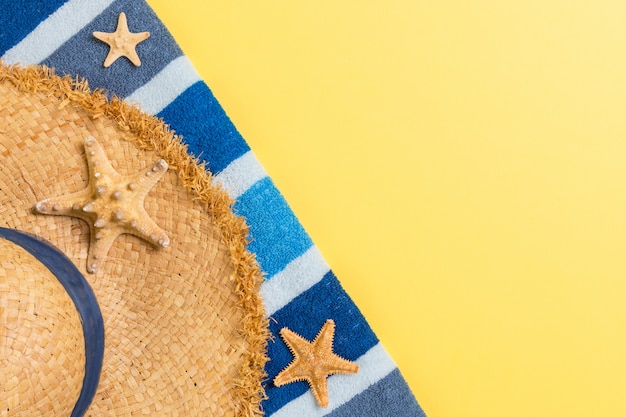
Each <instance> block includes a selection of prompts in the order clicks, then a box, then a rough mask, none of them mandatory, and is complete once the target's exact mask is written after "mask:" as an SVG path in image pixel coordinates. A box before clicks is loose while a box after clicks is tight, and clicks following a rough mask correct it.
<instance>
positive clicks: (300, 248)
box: [234, 178, 313, 278]
mask: <svg viewBox="0 0 626 417" xmlns="http://www.w3.org/2000/svg"><path fill="white" fill-rule="evenodd" d="M234 209H235V212H236V213H237V214H239V215H242V216H244V217H245V218H246V220H247V222H248V224H249V225H250V239H251V241H250V244H249V245H248V249H249V250H250V251H251V252H254V253H255V254H256V255H257V260H258V261H259V264H260V265H261V268H262V269H263V271H264V272H265V274H266V276H267V277H268V278H271V277H272V276H274V275H275V274H276V273H277V272H279V271H281V270H283V269H284V268H285V267H286V266H287V265H288V264H289V263H290V262H291V261H293V260H294V259H296V258H297V257H299V256H300V255H302V254H303V253H304V252H306V251H307V249H309V248H310V247H311V246H313V242H312V241H311V238H310V237H309V236H308V235H307V233H306V232H305V231H304V229H303V228H302V225H301V224H300V222H299V221H298V219H297V218H296V216H295V215H294V214H293V212H292V211H291V208H290V207H289V206H288V205H287V202H286V201H285V199H284V197H283V196H282V194H281V193H280V192H279V191H278V189H277V188H276V187H275V186H274V183H273V182H272V180H271V179H270V178H264V179H262V180H261V181H258V182H257V183H256V184H254V185H253V186H252V187H250V189H249V190H248V191H246V192H245V193H244V194H242V195H241V196H240V197H239V199H238V200H237V202H236V203H235V206H234Z"/></svg>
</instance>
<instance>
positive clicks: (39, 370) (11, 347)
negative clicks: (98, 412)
mask: <svg viewBox="0 0 626 417" xmlns="http://www.w3.org/2000/svg"><path fill="white" fill-rule="evenodd" d="M0 253H1V254H2V260H1V261H0V300H3V301H2V307H1V309H2V311H1V312H0V329H4V331H2V330H0V337H1V338H2V343H0V367H1V369H2V371H0V387H3V389H4V392H3V393H2V397H3V399H5V398H6V406H5V402H4V401H3V402H2V406H3V409H2V411H1V412H0V414H8V415H15V414H18V415H19V414H22V413H24V412H26V411H28V412H29V413H30V414H29V415H58V416H63V415H69V412H68V410H69V411H71V410H72V408H73V407H74V404H75V403H76V400H77V399H78V394H79V392H80V388H81V384H82V381H83V376H84V363H85V346H84V340H83V337H82V331H83V330H82V328H81V323H80V317H79V316H78V312H77V311H76V308H75V307H74V303H73V302H72V300H71V299H70V297H69V295H68V294H67V293H66V291H65V289H64V288H63V286H62V285H61V283H60V282H59V281H58V280H57V279H56V277H55V276H54V275H52V273H51V272H50V271H48V269H47V268H46V267H44V266H43V265H42V264H41V263H40V262H39V261H38V260H37V259H35V258H34V257H33V256H32V255H31V254H29V253H28V252H26V251H25V250H24V249H22V248H21V247H19V246H16V245H14V244H12V243H10V242H8V241H6V240H4V239H0ZM42 392H45V393H47V395H41V393H42ZM51 399H54V401H51Z"/></svg>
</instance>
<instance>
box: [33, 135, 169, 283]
mask: <svg viewBox="0 0 626 417" xmlns="http://www.w3.org/2000/svg"><path fill="white" fill-rule="evenodd" d="M84 145H85V154H86V157H87V166H88V168H89V184H88V185H87V188H85V189H83V190H81V191H78V192H75V193H72V194H69V195H66V196H62V197H57V198H48V199H45V200H42V201H40V202H38V203H37V204H36V205H35V211H36V212H38V213H42V214H53V215H61V216H73V217H78V218H80V219H83V220H85V221H86V222H87V223H88V224H89V229H90V244H89V253H88V257H87V271H88V272H90V273H95V272H96V271H97V270H98V268H99V267H100V265H101V264H102V262H103V260H104V258H105V256H106V255H107V253H108V252H109V249H110V248H111V245H112V244H113V242H114V241H115V239H117V237H118V236H119V235H121V234H122V233H129V234H132V235H135V236H138V237H140V238H142V239H144V240H147V241H149V242H151V243H153V244H154V245H157V246H160V247H167V246H168V245H169V243H170V240H169V238H168V237H167V234H166V233H165V232H164V231H163V229H161V228H160V227H159V226H157V224H156V223H155V222H154V221H153V220H152V219H151V218H150V217H149V215H148V213H146V210H145V209H144V207H143V202H144V199H145V197H146V195H147V194H148V192H149V191H150V189H152V187H154V185H155V184H156V183H157V182H158V181H159V179H160V178H161V177H162V176H163V174H164V173H165V172H166V171H167V163H166V162H165V161H164V160H162V159H161V160H159V161H157V162H155V163H154V164H153V165H152V167H151V168H149V169H147V170H142V171H139V172H137V173H135V174H133V175H120V174H118V173H117V172H116V171H115V169H113V167H112V166H111V163H110V162H109V160H108V159H107V157H106V154H105V153H104V149H103V148H102V146H101V145H100V144H99V143H98V141H97V140H96V139H95V138H93V137H91V136H90V137H88V138H87V139H85V142H84Z"/></svg>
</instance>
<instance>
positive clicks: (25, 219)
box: [0, 63, 268, 416]
mask: <svg viewBox="0 0 626 417" xmlns="http://www.w3.org/2000/svg"><path fill="white" fill-rule="evenodd" d="M87 138H94V139H95V140H96V141H97V144H98V146H101V148H102V150H103V152H104V154H105V157H106V159H107V160H108V161H109V162H110V165H111V168H112V169H113V170H114V171H112V172H115V173H117V174H119V175H120V176H121V177H127V176H132V175H135V173H138V172H147V173H148V174H147V175H149V174H150V172H149V171H151V169H152V170H154V171H155V172H156V171H158V169H160V168H159V167H165V166H166V165H168V166H169V169H168V170H167V172H158V174H159V175H161V174H162V177H160V179H159V180H158V181H156V183H155V184H153V186H152V187H151V188H150V189H149V190H148V191H147V192H146V195H145V199H144V200H143V201H142V205H143V207H142V208H141V210H145V214H146V215H147V216H149V219H147V220H146V221H147V222H148V223H150V224H154V225H156V226H158V227H159V228H160V229H161V230H162V231H164V233H167V239H168V243H169V245H167V247H165V248H159V247H158V245H156V246H155V245H154V244H153V243H155V242H157V241H159V240H158V239H156V240H154V241H153V242H150V239H148V240H146V239H144V236H142V234H141V233H136V232H134V231H133V230H130V229H123V233H122V234H119V235H117V234H116V235H115V236H113V237H111V238H110V239H109V240H110V241H111V246H110V248H106V250H105V251H104V253H98V255H99V258H98V266H99V268H98V270H97V272H96V273H94V274H90V273H89V267H88V265H90V263H89V262H91V261H92V259H91V258H93V257H94V256H93V250H92V249H93V247H94V244H97V243H98V242H96V241H95V240H94V239H95V234H96V232H98V230H104V231H106V228H104V229H98V227H101V226H97V225H96V226H94V224H88V223H87V222H86V221H85V219H86V218H85V217H80V216H78V217H76V216H72V215H71V214H70V215H46V211H45V210H44V209H42V208H41V207H40V206H37V202H40V201H54V200H46V199H50V198H56V197H63V196H68V195H76V193H80V192H81V190H85V189H89V187H90V175H91V176H92V175H93V172H90V169H91V170H92V171H93V167H92V166H90V165H89V164H90V163H91V162H90V160H89V158H88V155H87V153H86V152H87V151H86V149H87V147H88V146H90V145H89V143H91V142H89V141H90V140H91V139H87ZM86 140H87V142H86ZM215 140H219V139H218V138H216V139H215ZM160 158H162V159H163V160H164V161H165V162H166V164H163V165H155V161H159V160H160ZM155 167H156V168H155ZM0 190H1V191H0V227H4V228H9V229H15V230H19V231H24V232H27V233H31V234H34V235H36V236H39V237H41V238H42V239H45V240H46V241H49V242H50V244H51V245H53V246H54V247H56V248H58V249H59V250H61V251H62V252H63V253H64V254H65V255H67V257H68V258H69V259H70V260H71V261H72V262H73V264H74V265H75V266H76V267H77V268H78V270H79V271H81V273H83V274H84V276H85V279H86V280H87V281H88V282H89V284H90V286H91V288H92V289H93V292H94V294H95V296H96V299H97V302H98V304H99V307H100V309H101V311H102V317H103V320H104V329H105V338H104V340H105V342H104V356H103V363H102V373H101V375H100V381H99V385H98V388H97V391H96V394H95V396H94V398H93V400H92V402H91V405H90V406H89V409H88V411H87V414H86V415H93V416H126V415H128V416H130V415H155V416H156V415H158V416H169V415H181V416H182V415H184V416H194V415H202V416H204V415H214V416H219V415H224V416H235V415H237V416H254V415H261V414H262V412H261V409H260V403H261V401H262V399H263V397H264V394H263V388H262V384H261V382H262V379H263V378H264V377H265V374H264V370H263V368H264V364H265V362H266V360H267V358H266V353H265V352H266V343H267V338H268V330H267V318H266V316H265V312H264V308H263V303H262V300H261V298H260V295H259V289H260V284H261V282H262V280H263V277H262V274H261V272H260V270H259V267H258V265H257V263H256V261H255V260H254V256H253V255H252V254H250V253H249V252H248V251H247V249H246V244H247V227H246V225H245V222H244V221H243V219H242V218H240V217H238V216H236V215H235V214H234V213H233V211H232V200H231V199H230V198H229V197H228V195H227V194H226V193H225V192H224V191H223V190H221V189H220V188H219V187H218V186H216V185H214V184H213V182H212V178H211V174H210V172H208V170H206V169H205V167H204V166H203V165H202V164H199V163H198V161H197V160H195V159H194V158H192V157H191V156H190V155H189V154H188V152H187V150H186V148H185V146H184V145H182V144H181V141H180V138H178V137H177V136H175V135H174V134H173V133H172V132H171V131H170V130H169V129H168V128H167V126H165V125H164V124H163V123H162V122H161V121H160V120H158V119H156V118H154V117H152V116H149V115H146V114H145V113H143V112H142V111H141V110H139V109H137V108H135V107H133V106H131V105H129V104H127V103H125V102H123V101H121V100H118V99H116V98H112V99H110V100H109V98H108V96H107V94H106V93H105V92H102V91H93V92H92V91H90V90H89V88H88V85H87V83H86V82H85V81H77V80H72V79H70V78H68V77H59V76H56V75H55V74H54V71H53V70H52V69H49V68H45V67H27V68H21V67H16V66H5V65H3V64H1V63H0ZM100 191H101V190H98V191H97V193H99V192H100ZM50 204H52V203H50ZM84 207H85V208H84V209H83V208H81V210H83V211H85V212H88V211H89V210H88V209H87V205H85V206H84ZM54 210H59V209H58V207H52V208H50V211H49V213H47V214H65V213H64V212H63V210H60V211H59V212H58V213H53V212H52V211H54ZM138 210H139V209H138ZM141 210H140V211H139V212H140V213H144V212H143V211H141ZM114 215H117V214H115V213H114ZM120 217H121V215H120ZM107 221H108V220H107ZM148 238H149V236H148ZM107 239H108V237H107ZM160 242H161V243H164V242H165V240H163V239H161V240H160ZM163 246H166V245H163ZM90 248H91V249H90ZM0 269H1V268H0ZM8 275H10V274H8ZM2 279H3V278H2V275H0V280H2ZM4 279H5V280H11V279H12V278H10V277H8V278H4ZM2 288H3V287H2V282H1V281H0V306H2V308H0V332H2V331H3V330H2V328H1V324H2V323H4V322H5V318H6V317H8V312H7V309H8V308H11V306H10V305H8V304H6V303H4V302H3V299H2V297H5V293H3V292H2ZM57 293H58V294H57ZM55 294H57V295H55V297H57V296H58V297H61V298H62V296H61V295H60V292H59V291H57V292H55ZM35 320H37V319H35ZM26 330H27V329H23V328H19V326H18V328H16V329H8V331H12V332H14V333H16V334H17V333H20V332H22V333H24V334H26ZM54 331H55V332H59V333H58V334H57V335H56V336H55V338H53V339H51V340H58V339H63V338H64V334H63V333H62V332H67V333H68V334H67V336H68V337H70V336H71V337H75V333H76V332H77V331H78V330H77V327H76V326H75V325H74V326H69V325H68V326H55V329H54ZM33 343H37V342H36V341H33ZM3 360H5V359H4V358H1V357H0V368H1V369H2V370H0V379H2V378H5V379H6V378H9V377H15V376H14V375H7V372H16V371H15V369H16V368H11V369H13V370H12V371H8V370H7V368H5V367H4V366H2V365H3V364H2V363H1V362H2V361H3ZM81 360H82V359H80V355H79V356H78V359H77V361H78V362H80V361H81ZM46 369H48V371H47V372H49V375H46V378H51V379H52V380H54V378H58V379H59V380H61V379H63V378H67V371H66V370H63V369H56V367H50V366H48V367H47V368H46ZM55 372H56V374H55ZM63 372H65V373H63ZM81 372H82V371H81ZM3 373H4V375H3ZM17 377H18V378H19V377H20V376H19V375H17ZM42 377H43V376H42ZM79 379H80V378H79ZM79 388H80V387H79ZM72 389H73V390H74V391H72V392H75V391H76V387H73V388H72ZM39 394H40V395H41V396H50V397H51V398H48V400H49V401H50V402H54V401H55V398H54V394H52V393H45V392H41V393H39ZM11 395H12V396H13V397H12V398H14V397H15V391H14V392H7V389H6V387H5V389H4V391H3V390H2V388H0V400H1V399H2V396H5V397H7V398H8V396H11ZM72 395H74V394H72ZM0 402H1V401H0ZM69 411H71V410H69ZM46 413H47V414H46ZM11 415H30V414H28V411H27V410H25V411H23V413H22V414H19V413H16V414H11ZM41 415H55V416H57V415H59V414H58V410H56V409H52V408H50V409H49V410H45V413H42V414H41ZM67 415H69V413H68V414H67Z"/></svg>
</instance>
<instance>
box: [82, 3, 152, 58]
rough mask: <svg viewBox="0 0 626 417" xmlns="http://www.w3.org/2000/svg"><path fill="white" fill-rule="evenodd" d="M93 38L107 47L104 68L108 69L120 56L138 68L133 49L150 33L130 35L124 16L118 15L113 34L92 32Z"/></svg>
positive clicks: (135, 52) (135, 53)
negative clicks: (107, 52)
mask: <svg viewBox="0 0 626 417" xmlns="http://www.w3.org/2000/svg"><path fill="white" fill-rule="evenodd" d="M93 36H94V37H95V38H96V39H99V40H101V41H102V42H106V43H107V44H108V45H109V48H110V49H109V54H108V55H107V57H106V59H105V60H104V67H105V68H108V67H110V66H111V64H113V63H114V62H115V61H117V59H118V58H119V57H121V56H125V57H126V58H128V59H129V60H130V62H132V63H133V64H135V66H136V67H138V66H140V65H141V60H140V59H139V55H137V51H136V50H135V48H136V47H137V44H138V43H139V42H142V41H145V40H146V39H148V38H149V37H150V32H140V33H131V32H130V31H129V30H128V23H127V21H126V14H124V13H120V16H119V17H118V19H117V28H116V29H115V32H112V33H108V32H94V33H93Z"/></svg>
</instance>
